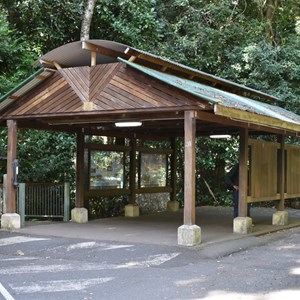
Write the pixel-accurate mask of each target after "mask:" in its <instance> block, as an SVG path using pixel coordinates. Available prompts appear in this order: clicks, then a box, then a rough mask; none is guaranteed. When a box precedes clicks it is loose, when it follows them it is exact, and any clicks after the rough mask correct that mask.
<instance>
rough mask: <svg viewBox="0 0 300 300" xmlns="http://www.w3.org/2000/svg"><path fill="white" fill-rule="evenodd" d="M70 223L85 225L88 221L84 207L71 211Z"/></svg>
mask: <svg viewBox="0 0 300 300" xmlns="http://www.w3.org/2000/svg"><path fill="white" fill-rule="evenodd" d="M71 219H72V222H75V223H86V222H87V221H88V210H87V209H86V208H84V207H80V208H79V207H75V208H73V209H72V211H71Z"/></svg>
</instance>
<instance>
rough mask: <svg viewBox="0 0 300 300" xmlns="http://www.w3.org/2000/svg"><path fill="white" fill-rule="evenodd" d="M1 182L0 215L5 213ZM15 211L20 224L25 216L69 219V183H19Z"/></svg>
mask: <svg viewBox="0 0 300 300" xmlns="http://www.w3.org/2000/svg"><path fill="white" fill-rule="evenodd" d="M3 186H4V185H3V184H0V215H1V214H2V213H5V209H4V208H3V206H4V196H3V190H4V189H3ZM17 212H18V213H19V214H20V218H21V226H24V224H25V218H49V219H51V218H52V219H55V218H61V219H63V220H64V221H69V220H70V184H69V183H19V184H18V189H17Z"/></svg>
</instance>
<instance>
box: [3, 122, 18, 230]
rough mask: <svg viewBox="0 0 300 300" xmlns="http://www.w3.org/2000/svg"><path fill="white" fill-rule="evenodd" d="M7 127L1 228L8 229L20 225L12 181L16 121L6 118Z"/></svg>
mask: <svg viewBox="0 0 300 300" xmlns="http://www.w3.org/2000/svg"><path fill="white" fill-rule="evenodd" d="M7 128H8V133H7V177H6V178H7V180H6V197H5V199H4V201H5V209H6V211H5V213H4V214H3V215H2V217H1V228H3V229H9V230H10V229H18V228H20V227H21V219H20V215H19V214H17V213H16V208H17V206H16V196H17V186H16V182H14V177H15V176H16V173H17V170H16V169H15V167H16V166H15V164H14V161H15V159H16V154H17V133H18V127H17V122H16V121H15V120H8V121H7Z"/></svg>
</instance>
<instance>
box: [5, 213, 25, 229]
mask: <svg viewBox="0 0 300 300" xmlns="http://www.w3.org/2000/svg"><path fill="white" fill-rule="evenodd" d="M1 228H2V229H6V230H13V229H20V228H21V217H20V215H18V214H16V213H6V214H3V215H2V216H1Z"/></svg>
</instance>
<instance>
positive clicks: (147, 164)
mask: <svg viewBox="0 0 300 300" xmlns="http://www.w3.org/2000/svg"><path fill="white" fill-rule="evenodd" d="M166 184H167V155H166V154H157V153H141V154H140V187H160V186H166Z"/></svg>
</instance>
